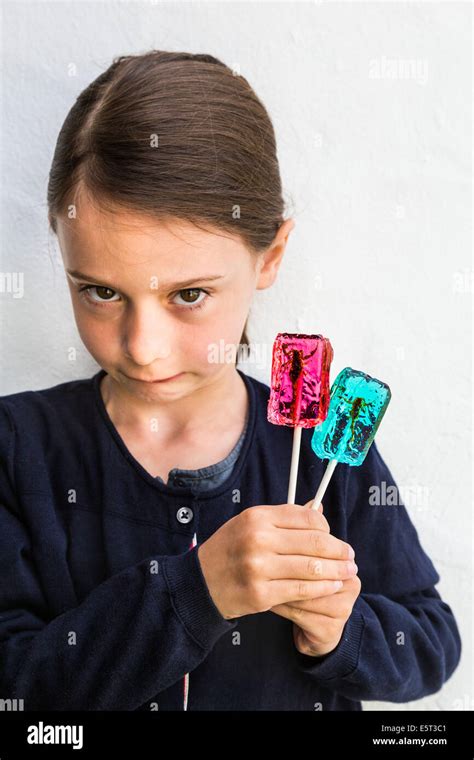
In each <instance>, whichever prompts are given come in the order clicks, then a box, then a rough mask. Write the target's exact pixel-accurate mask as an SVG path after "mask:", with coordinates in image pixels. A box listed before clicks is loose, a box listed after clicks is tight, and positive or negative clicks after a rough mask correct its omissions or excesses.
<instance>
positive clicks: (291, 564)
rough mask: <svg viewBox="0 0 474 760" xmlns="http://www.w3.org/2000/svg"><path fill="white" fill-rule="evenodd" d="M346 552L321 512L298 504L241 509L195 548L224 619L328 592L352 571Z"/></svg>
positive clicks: (306, 599)
mask: <svg viewBox="0 0 474 760" xmlns="http://www.w3.org/2000/svg"><path fill="white" fill-rule="evenodd" d="M350 555H351V547H350V546H349V545H348V544H346V543H344V541H340V540H339V539H338V538H336V537H335V536H331V535H330V530H329V525H328V522H327V520H326V518H325V517H324V515H323V514H322V513H321V512H320V511H319V512H318V511H316V510H312V509H307V508H306V505H305V506H302V505H297V504H278V505H276V506H275V505H267V504H263V505H258V506H255V507H249V508H248V509H244V510H243V512H240V513H239V514H238V515H235V517H232V518H231V519H230V520H228V521H227V522H226V523H224V524H223V525H221V527H220V528H219V529H218V530H216V532H215V533H213V534H212V536H210V537H209V538H208V539H207V541H205V542H204V543H203V544H201V545H200V546H199V547H198V557H199V561H200V564H201V569H202V572H203V575H204V579H205V581H206V584H207V587H208V589H209V593H210V596H211V598H212V599H213V601H214V604H215V605H216V607H217V609H218V610H219V611H220V613H221V615H222V616H223V617H224V618H226V619H231V618H236V617H240V616H242V615H249V614H253V613H256V612H265V611H268V610H270V609H271V608H272V607H277V608H278V607H280V605H286V604H288V603H289V602H290V603H294V602H308V601H310V600H311V601H314V600H315V599H316V598H318V599H321V598H322V597H323V596H329V595H332V594H333V593H334V589H335V588H336V586H335V581H337V580H347V579H348V578H351V577H352V575H354V573H355V572H356V568H355V566H354V564H353V563H352V562H351V561H350ZM352 555H353V552H352Z"/></svg>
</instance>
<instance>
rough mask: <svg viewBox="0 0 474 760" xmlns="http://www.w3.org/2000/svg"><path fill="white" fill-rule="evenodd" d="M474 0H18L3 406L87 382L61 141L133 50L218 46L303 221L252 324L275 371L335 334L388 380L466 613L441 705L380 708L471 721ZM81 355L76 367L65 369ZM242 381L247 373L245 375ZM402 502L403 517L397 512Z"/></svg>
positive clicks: (14, 7)
mask: <svg viewBox="0 0 474 760" xmlns="http://www.w3.org/2000/svg"><path fill="white" fill-rule="evenodd" d="M470 27H471V6H470V5H469V4H467V3H460V4H458V3H454V2H450V3H447V2H446V3H431V2H421V3H412V2H409V3H404V2H400V3H387V2H379V3H369V4H365V3H358V2H353V3H337V2H331V3H325V2H323V3H321V2H308V3H305V2H301V3H300V2H292V3H290V2H288V3H286V2H282V3H271V2H268V3H267V2H263V3H257V2H255V3H234V2H220V3H200V2H195V3H180V2H174V3H171V4H165V3H157V2H153V1H148V2H147V1H146V0H145V1H144V2H112V0H109V2H81V1H79V0H74V2H64V1H60V2H41V1H40V0H37V1H36V2H14V3H12V2H4V3H3V44H4V52H3V73H2V77H1V86H2V95H3V106H2V132H3V170H2V204H1V212H2V227H1V230H2V259H1V271H2V272H4V273H5V272H16V273H20V275H23V277H24V281H23V282H24V293H23V297H21V298H15V297H14V294H13V292H11V291H10V292H8V289H7V290H6V292H3V293H0V296H1V298H0V303H1V307H2V324H3V327H2V332H1V344H0V348H1V357H2V359H1V378H0V379H1V386H0V394H2V395H3V394H6V393H13V392H15V391H18V390H24V389H39V388H44V387H48V386H51V385H55V384H57V383H60V382H63V381H66V380H69V379H73V378H79V377H87V376H90V375H92V374H93V373H94V372H95V371H96V370H97V365H96V364H95V362H94V361H93V360H92V358H91V357H90V356H89V355H88V354H87V353H86V350H85V348H84V347H83V346H82V344H81V341H80V338H79V336H78V334H77V331H76V328H75V324H74V319H73V314H72V309H71V307H70V304H69V293H68V290H67V286H66V282H65V278H64V274H63V270H62V264H61V259H60V256H59V252H58V249H57V244H56V241H55V239H54V237H53V236H51V235H50V234H49V233H48V229H47V219H46V202H45V193H46V183H47V175H48V171H49V166H50V161H51V158H52V153H53V148H54V144H55V140H56V137H57V133H58V130H59V128H60V126H61V124H62V122H63V120H64V118H65V116H66V113H67V111H68V110H69V108H70V107H71V106H72V103H73V101H74V99H75V98H76V96H77V95H78V94H79V92H80V91H81V90H82V89H83V88H84V87H85V86H86V85H87V84H88V83H89V82H90V81H91V80H92V79H93V78H95V77H96V76H97V75H98V74H99V73H100V72H101V71H103V70H104V69H105V68H106V67H107V66H108V65H109V64H110V62H111V60H112V58H113V57H114V56H116V55H119V54H126V53H137V52H145V51H146V50H148V49H150V48H163V49H170V50H172V49H174V50H188V51H191V52H208V53H212V54H213V55H216V56H217V57H220V58H222V59H223V60H224V61H225V62H226V63H228V64H229V65H231V66H233V67H236V68H237V67H240V72H241V73H242V74H243V75H244V76H246V77H247V78H248V79H249V81H250V83H251V84H252V85H253V86H254V88H255V89H256V92H257V93H258V95H259V96H260V97H261V98H262V100H263V101H264V103H265V104H266V106H267V108H268V110H269V112H270V115H271V117H272V118H273V121H274V124H275V128H276V132H277V140H278V145H279V157H280V161H281V169H282V175H283V181H284V185H285V190H286V193H285V194H286V197H287V198H288V199H289V200H290V201H291V204H290V205H289V209H290V211H291V212H292V213H293V215H294V218H295V219H296V228H295V230H294V231H293V233H292V236H291V242H290V244H289V246H288V249H287V256H286V260H285V262H284V264H283V266H282V270H281V276H280V279H279V281H278V283H277V284H276V285H275V287H274V288H272V289H271V290H269V291H264V292H259V293H258V294H257V296H256V300H255V305H254V307H253V309H252V318H251V323H250V333H251V336H252V338H253V340H254V341H255V342H256V344H257V347H258V348H259V350H260V351H261V353H260V357H262V356H264V355H266V358H267V362H266V364H264V363H262V362H258V361H256V360H257V354H255V355H254V357H253V358H254V361H253V362H251V363H249V364H248V372H249V373H250V374H253V375H254V376H256V377H258V378H259V379H261V380H264V381H265V382H267V383H268V382H269V378H270V358H271V344H272V342H273V339H274V337H275V335H276V333H277V332H278V331H280V330H281V331H283V330H286V331H290V332H291V331H293V332H295V331H299V330H301V331H306V332H321V333H323V334H324V335H327V336H329V337H330V338H331V341H332V343H333V346H334V348H335V358H334V363H333V377H334V376H335V373H336V372H338V371H339V370H340V369H341V368H342V367H344V366H346V365H351V366H353V367H356V368H361V369H364V370H365V371H367V372H369V373H371V374H373V375H375V376H377V377H380V378H382V379H384V380H386V381H387V382H388V383H389V384H390V386H391V388H392V392H393V400H392V403H391V406H390V408H389V410H388V412H387V414H386V417H385V420H384V422H383V424H382V426H381V429H380V432H379V435H378V442H379V446H380V448H381V450H382V453H383V455H384V457H385V459H386V461H387V463H388V464H389V466H390V468H391V469H392V472H393V474H394V476H395V478H396V479H397V481H398V483H399V485H400V486H401V487H402V488H404V489H407V490H408V492H409V497H408V498H407V506H408V509H409V511H410V514H411V516H412V519H413V521H414V523H415V524H416V526H417V528H418V531H419V533H420V534H421V540H422V543H423V545H424V547H425V548H426V550H427V551H428V553H429V554H430V555H431V557H432V558H433V561H434V562H435V565H436V567H437V568H438V570H439V572H440V574H441V576H442V580H441V583H440V585H439V589H440V592H441V593H442V595H443V596H444V597H445V599H446V601H448V602H449V603H450V604H451V605H452V607H453V609H454V611H455V614H456V616H457V619H458V621H459V623H460V626H461V629H462V636H463V642H464V653H463V659H462V662H461V665H460V666H459V668H458V670H457V672H456V673H455V675H454V676H453V677H452V679H451V680H450V681H449V682H448V684H447V685H446V686H445V687H444V688H443V689H442V691H441V692H440V693H438V694H436V695H434V696H432V697H430V698H427V699H423V700H420V701H417V702H414V703H410V704H408V705H391V704H388V703H383V704H380V703H370V704H366V705H365V709H374V708H376V709H380V708H382V707H383V708H387V709H394V710H405V709H410V710H411V709H413V710H418V709H422V708H428V709H433V710H438V709H442V710H443V709H474V701H473V689H472V682H471V673H472V660H471V659H470V657H471V654H470V653H471V650H472V612H471V610H472V545H473V543H472V517H471V504H470V499H471V491H472V488H471V486H472V482H471V478H472V475H471V461H472V451H471V447H470V446H471V444H470V441H471V436H470V414H469V411H470V408H471V396H470V387H471V362H470V354H471V333H470V329H471V328H470V322H469V316H470V308H471V298H472V263H471V261H470V235H471V227H470V225H471V165H470V140H471V129H472V121H471V111H470V89H471V87H470V84H471V82H470V79H471V74H470V63H471V60H470V54H471V44H472V42H471V37H470V34H471V31H470ZM71 346H75V347H76V348H77V351H78V358H77V361H76V362H75V363H72V362H71V361H69V360H68V349H69V348H70V347H71ZM244 369H245V366H244ZM387 508H389V507H387Z"/></svg>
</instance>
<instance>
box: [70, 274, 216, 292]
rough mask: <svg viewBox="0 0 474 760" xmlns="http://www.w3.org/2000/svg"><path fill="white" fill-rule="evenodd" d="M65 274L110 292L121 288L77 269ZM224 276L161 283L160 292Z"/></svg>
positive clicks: (203, 276) (207, 276)
mask: <svg viewBox="0 0 474 760" xmlns="http://www.w3.org/2000/svg"><path fill="white" fill-rule="evenodd" d="M66 272H67V273H68V274H70V275H71V277H73V278H74V279H77V280H85V281H86V282H94V283H96V284H97V285H102V286H104V287H106V288H110V289H111V290H121V288H118V287H117V286H116V285H113V284H112V283H107V282H105V281H104V280H98V279H97V278H96V277H89V276H88V275H87V274H83V273H82V272H79V270H77V269H66ZM224 276H225V275H223V274H210V275H201V276H199V277H192V278H191V279H189V280H184V281H183V282H167V283H161V288H162V290H173V289H176V290H179V289H183V288H185V287H187V286H188V285H192V284H193V283H195V282H212V281H213V280H222V279H223V277H224Z"/></svg>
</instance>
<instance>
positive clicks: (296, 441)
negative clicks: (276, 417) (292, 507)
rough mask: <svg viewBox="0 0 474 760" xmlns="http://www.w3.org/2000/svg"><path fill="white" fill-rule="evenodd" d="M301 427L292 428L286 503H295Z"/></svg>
mask: <svg viewBox="0 0 474 760" xmlns="http://www.w3.org/2000/svg"><path fill="white" fill-rule="evenodd" d="M300 446H301V428H300V427H294V428H293V450H292V452H291V467H290V483H289V485H288V500H287V504H294V503H295V494H296V479H297V477H298V464H299V461H300Z"/></svg>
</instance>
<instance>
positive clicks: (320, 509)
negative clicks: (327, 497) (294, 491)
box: [305, 499, 323, 514]
mask: <svg viewBox="0 0 474 760" xmlns="http://www.w3.org/2000/svg"><path fill="white" fill-rule="evenodd" d="M313 504H314V499H310V500H309V501H307V502H306V504H305V507H308V508H310V509H312V507H313ZM316 511H317V512H321V514H323V503H322V502H321V504H320V505H319V507H318V508H317V510H316Z"/></svg>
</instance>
